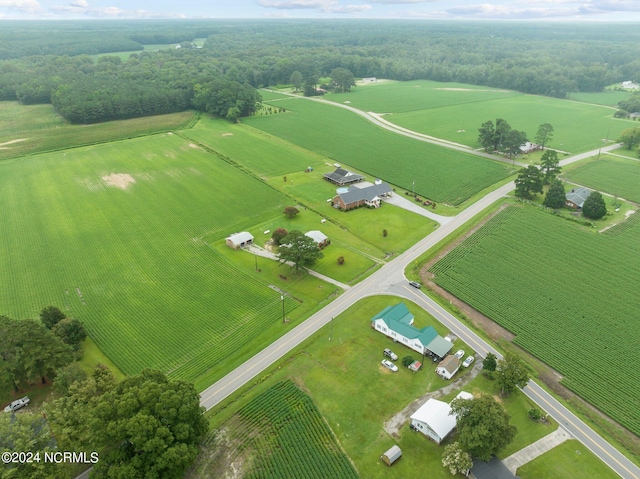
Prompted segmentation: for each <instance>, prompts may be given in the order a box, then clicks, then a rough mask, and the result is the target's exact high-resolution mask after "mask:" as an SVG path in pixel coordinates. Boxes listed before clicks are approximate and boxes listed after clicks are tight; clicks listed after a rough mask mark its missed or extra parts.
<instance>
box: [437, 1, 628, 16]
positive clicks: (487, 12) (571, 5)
mask: <svg viewBox="0 0 640 479" xmlns="http://www.w3.org/2000/svg"><path fill="white" fill-rule="evenodd" d="M622 12H640V2H638V1H637V0H601V1H599V0H596V1H590V2H589V1H587V2H579V1H572V0H531V1H522V2H516V3H503V4H495V3H483V4H476V5H465V6H460V7H454V8H449V9H447V10H446V13H447V14H448V15H450V16H453V17H464V18H480V19H492V20H529V19H531V20H533V19H552V18H579V17H583V18H587V17H591V16H595V15H598V16H603V15H607V14H615V13H622Z"/></svg>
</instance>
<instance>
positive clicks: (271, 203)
mask: <svg viewBox="0 0 640 479" xmlns="http://www.w3.org/2000/svg"><path fill="white" fill-rule="evenodd" d="M247 191H251V194H250V195H248V194H246V192H247ZM286 202H287V200H286V198H285V197H284V196H282V195H281V194H280V193H278V192H277V191H275V190H274V189H273V188H270V187H269V186H267V185H265V184H264V183H262V182H260V181H258V180H256V179H254V178H251V177H250V176H248V175H245V174H243V173H241V172H240V171H238V169H237V168H234V167H233V166H230V165H228V164H227V163H225V162H223V161H221V160H219V159H218V158H216V157H215V156H213V155H211V154H209V153H207V152H205V151H204V150H202V149H199V148H196V147H194V145H191V144H189V143H188V142H187V141H185V140H183V139H181V138H179V137H178V136H177V135H171V134H163V135H157V136H149V137H145V138H140V139H135V140H128V141H123V142H112V143H108V144H105V145H100V146H93V147H86V148H78V149H73V150H66V151H61V152H56V153H49V154H44V155H38V156H35V157H29V158H25V159H22V160H18V161H9V162H0V204H1V205H2V207H1V208H0V225H1V226H0V229H1V231H2V242H0V276H1V277H2V278H3V279H2V281H0V308H1V309H0V314H4V315H7V316H9V317H13V318H16V319H22V318H27V317H30V318H37V317H38V312H39V311H40V309H42V308H43V307H44V306H47V305H50V304H51V305H57V306H59V307H60V308H61V309H63V310H64V311H65V313H66V314H67V315H68V316H71V317H75V318H78V319H80V320H81V321H83V322H84V323H85V325H86V327H87V329H88V331H89V333H90V335H91V337H92V338H93V339H94V340H95V342H96V343H97V344H98V345H99V347H100V349H102V351H103V352H104V353H105V354H106V355H107V356H108V357H109V358H110V359H112V360H113V362H114V363H115V364H116V365H117V366H118V367H119V368H120V369H121V370H122V371H123V372H124V373H126V374H136V373H138V372H139V371H140V370H141V369H142V368H145V367H152V368H157V369H160V370H162V371H165V372H167V373H169V375H170V376H172V377H176V378H182V379H187V380H193V379H194V378H195V377H197V376H198V375H199V374H201V373H202V372H203V371H206V370H209V369H210V368H214V367H217V366H220V365H221V364H222V363H223V360H224V361H229V359H228V358H229V355H230V354H231V353H232V352H234V351H237V350H239V349H241V348H243V347H245V346H246V345H248V344H259V343H260V338H261V336H260V335H261V334H264V333H265V332H266V331H267V330H268V328H270V327H275V326H274V325H276V326H277V325H278V324H281V323H282V321H281V319H280V318H281V316H282V312H281V311H282V301H281V298H280V294H279V293H277V292H276V291H274V290H273V289H271V288H269V287H268V285H267V284H265V283H263V282H261V281H259V279H257V278H256V277H253V276H250V275H248V274H246V273H243V272H242V270H239V269H238V268H236V267H235V265H234V264H233V263H232V262H231V261H230V260H228V259H226V258H225V257H224V256H223V255H221V254H220V253H218V252H217V251H216V250H215V249H214V248H211V247H210V246H209V244H208V243H207V242H206V241H204V240H203V238H204V237H205V236H206V237H207V238H213V239H217V240H219V239H221V238H224V237H226V236H227V235H228V234H231V233H233V232H236V231H242V230H244V229H246V228H247V226H249V225H253V224H255V223H256V222H258V221H263V220H264V218H265V217H269V216H275V215H277V216H280V215H281V212H282V209H283V208H284V206H285V204H286ZM285 302H286V305H285V306H286V309H287V311H291V310H292V309H293V308H295V307H296V306H297V305H298V304H299V303H298V302H296V301H294V300H293V299H291V298H289V297H287V298H286V300H285Z"/></svg>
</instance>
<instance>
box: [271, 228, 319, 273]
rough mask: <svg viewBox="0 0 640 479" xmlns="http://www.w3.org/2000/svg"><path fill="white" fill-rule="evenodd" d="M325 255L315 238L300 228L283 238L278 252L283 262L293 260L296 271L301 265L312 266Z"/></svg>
mask: <svg viewBox="0 0 640 479" xmlns="http://www.w3.org/2000/svg"><path fill="white" fill-rule="evenodd" d="M323 256H324V255H323V254H322V251H320V248H318V245H317V244H316V242H315V241H314V240H313V238H309V237H308V236H306V235H305V234H303V233H302V232H301V231H298V230H293V231H290V232H289V234H288V235H287V236H285V237H284V238H283V239H282V241H281V244H280V248H279V252H278V259H279V260H280V261H282V262H287V261H291V262H292V263H293V264H294V265H295V268H296V271H298V270H299V269H300V268H301V267H308V266H312V265H313V264H315V262H316V261H317V260H319V259H320V258H322V257H323Z"/></svg>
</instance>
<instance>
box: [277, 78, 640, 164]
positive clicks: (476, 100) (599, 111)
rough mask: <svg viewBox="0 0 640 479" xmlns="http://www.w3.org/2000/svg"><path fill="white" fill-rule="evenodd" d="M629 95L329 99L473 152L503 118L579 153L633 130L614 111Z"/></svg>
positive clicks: (384, 87) (362, 95) (428, 86)
mask: <svg viewBox="0 0 640 479" xmlns="http://www.w3.org/2000/svg"><path fill="white" fill-rule="evenodd" d="M626 96H628V93H625V92H614V91H611V92H602V93H597V94H596V93H593V94H580V95H577V94H576V96H575V97H574V95H572V100H580V101H566V100H559V99H554V98H548V97H543V96H534V95H523V94H521V93H518V92H513V91H505V90H497V89H491V88H487V87H478V86H474V85H464V84H454V83H438V82H427V81H415V82H387V83H380V84H371V85H366V86H363V87H356V88H354V89H353V91H352V92H350V93H342V94H334V95H329V96H328V97H327V98H329V99H331V100H333V101H336V102H339V103H344V102H346V101H349V102H350V103H351V104H352V105H353V106H355V107H357V108H360V109H363V110H365V111H374V112H377V113H387V114H388V115H386V116H385V119H387V120H389V121H391V122H393V123H395V124H397V125H400V126H403V127H405V128H409V129H411V130H415V131H418V132H421V133H425V134H428V135H432V136H435V137H438V138H443V139H446V140H450V141H455V142H457V143H462V144H465V145H469V146H472V147H478V143H477V140H478V128H480V125H481V124H482V123H484V122H485V121H487V120H492V121H494V122H495V120H496V118H504V119H505V120H507V121H508V122H509V124H510V125H511V127H512V128H514V129H516V130H522V131H525V132H526V133H527V134H528V136H529V139H530V140H533V138H534V137H535V134H536V132H537V130H538V126H539V125H540V124H542V123H550V124H551V125H553V127H554V138H553V140H552V141H551V143H550V146H551V147H552V148H556V149H559V150H563V151H568V152H571V153H579V152H583V151H588V150H591V149H595V148H598V147H600V146H602V145H603V144H604V143H603V141H602V140H603V139H609V140H615V139H616V138H618V136H619V134H620V132H621V131H622V130H624V129H625V128H630V127H633V126H634V124H633V122H632V121H630V120H616V119H613V113H614V112H615V108H611V107H612V106H615V104H617V102H618V101H620V100H622V99H624V98H625V97H626ZM279 103H280V102H278V104H279ZM600 105H602V106H600Z"/></svg>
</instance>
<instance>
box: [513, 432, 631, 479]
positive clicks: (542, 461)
mask: <svg viewBox="0 0 640 479" xmlns="http://www.w3.org/2000/svg"><path fill="white" fill-rule="evenodd" d="M516 473H517V474H518V476H519V477H521V478H522V479H543V478H549V479H551V478H555V477H562V478H566V479H586V478H591V477H594V478H598V479H616V478H618V477H620V476H618V474H616V473H615V472H613V470H611V468H609V467H607V466H606V465H605V464H604V463H603V462H602V461H600V460H599V459H598V458H597V457H596V456H594V454H593V453H592V452H591V451H589V449H587V448H586V447H584V446H583V445H582V444H581V443H580V442H578V441H577V440H575V439H571V440H569V441H566V442H563V443H562V444H560V445H559V446H556V447H555V448H553V449H552V450H551V451H549V452H546V453H545V454H543V455H542V456H539V457H537V458H536V459H534V460H533V461H531V462H529V463H527V464H525V465H524V466H521V467H519V468H518V470H517V471H516Z"/></svg>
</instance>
